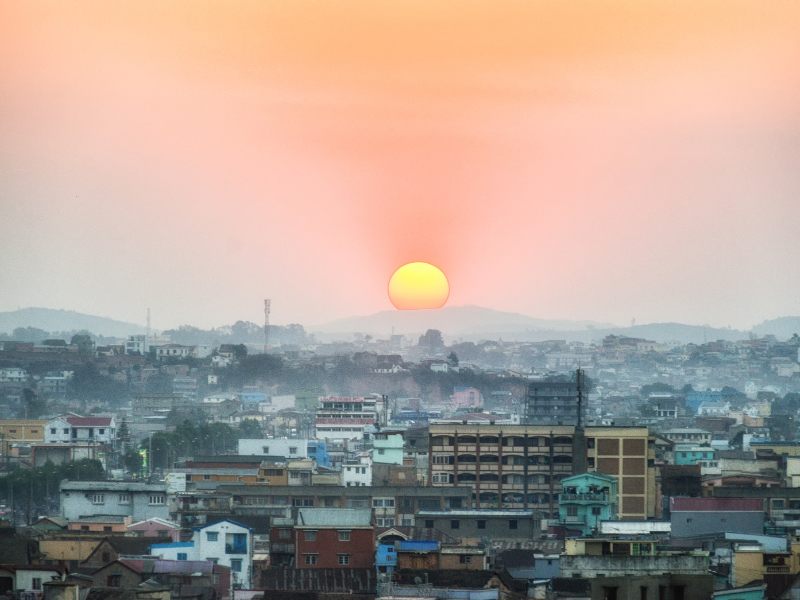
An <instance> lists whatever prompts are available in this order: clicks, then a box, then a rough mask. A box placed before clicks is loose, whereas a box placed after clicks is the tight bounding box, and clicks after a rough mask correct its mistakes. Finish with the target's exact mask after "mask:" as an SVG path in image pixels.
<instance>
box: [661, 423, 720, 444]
mask: <svg viewBox="0 0 800 600" xmlns="http://www.w3.org/2000/svg"><path fill="white" fill-rule="evenodd" d="M660 435H661V436H663V437H665V438H667V439H668V440H669V441H670V442H674V443H676V444H694V445H698V446H700V445H702V444H710V443H711V438H712V437H713V436H712V433H711V432H710V431H706V430H705V429H698V428H697V427H686V428H684V429H667V430H666V431H662V432H660Z"/></svg>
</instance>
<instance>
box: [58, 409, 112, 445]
mask: <svg viewBox="0 0 800 600" xmlns="http://www.w3.org/2000/svg"><path fill="white" fill-rule="evenodd" d="M116 439H117V424H116V421H115V419H114V417H80V416H77V415H62V416H60V417H57V418H55V419H53V420H52V421H49V422H48V423H47V425H45V429H44V441H45V443H48V444H53V443H70V442H84V443H85V442H87V441H92V442H94V443H97V444H113V443H114V442H115V441H116Z"/></svg>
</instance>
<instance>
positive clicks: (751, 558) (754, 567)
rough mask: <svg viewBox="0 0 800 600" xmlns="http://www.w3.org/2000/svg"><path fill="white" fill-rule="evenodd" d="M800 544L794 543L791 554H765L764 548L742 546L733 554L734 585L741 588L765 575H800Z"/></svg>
mask: <svg viewBox="0 0 800 600" xmlns="http://www.w3.org/2000/svg"><path fill="white" fill-rule="evenodd" d="M798 552H800V543H798V542H793V543H792V551H791V552H764V548H763V546H759V545H745V544H740V545H739V546H737V547H736V550H735V552H734V554H733V585H734V587H739V586H742V585H745V584H747V583H750V582H751V581H755V580H763V579H764V575H776V574H777V575H797V574H798V573H800V556H798Z"/></svg>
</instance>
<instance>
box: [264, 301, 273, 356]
mask: <svg viewBox="0 0 800 600" xmlns="http://www.w3.org/2000/svg"><path fill="white" fill-rule="evenodd" d="M271 305H272V300H264V354H266V353H267V350H269V311H270V306H271Z"/></svg>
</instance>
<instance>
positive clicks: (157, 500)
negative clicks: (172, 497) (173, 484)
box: [150, 494, 165, 504]
mask: <svg viewBox="0 0 800 600" xmlns="http://www.w3.org/2000/svg"><path fill="white" fill-rule="evenodd" d="M150 504H165V501H164V496H162V495H160V494H154V495H152V496H150Z"/></svg>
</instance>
